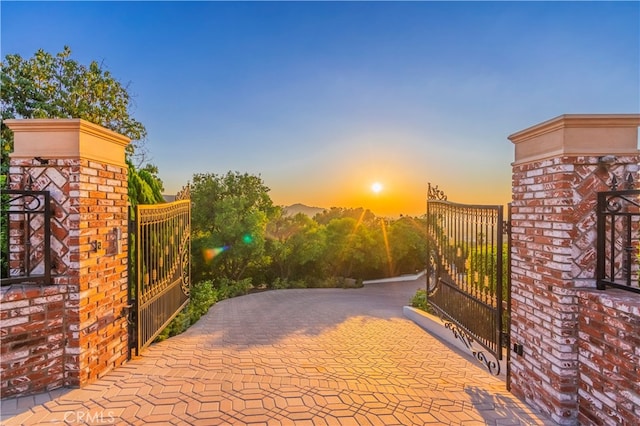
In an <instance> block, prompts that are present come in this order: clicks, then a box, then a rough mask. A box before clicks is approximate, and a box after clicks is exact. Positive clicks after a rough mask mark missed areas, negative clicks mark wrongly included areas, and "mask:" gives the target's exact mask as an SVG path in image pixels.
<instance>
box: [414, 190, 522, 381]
mask: <svg viewBox="0 0 640 426" xmlns="http://www.w3.org/2000/svg"><path fill="white" fill-rule="evenodd" d="M503 216H504V212H503V206H490V205H469V204H457V203H452V202H449V201H447V197H446V196H445V195H444V193H443V192H442V191H440V190H438V188H437V187H432V186H431V185H429V194H428V200H427V222H428V224H427V227H428V233H429V243H428V244H429V247H428V253H429V261H428V264H427V300H428V302H429V304H430V305H431V307H433V308H434V309H435V311H436V312H437V313H438V315H439V316H440V317H441V319H442V320H443V321H444V323H445V326H446V327H447V328H448V329H450V330H451V331H452V332H453V334H454V336H455V337H456V338H458V339H460V340H461V341H462V342H463V343H464V344H465V346H466V347H467V348H468V349H469V350H470V351H471V352H472V353H473V355H474V357H475V358H476V359H477V360H478V361H480V362H481V363H483V364H484V365H485V366H486V367H487V369H488V370H489V371H490V372H491V373H493V374H495V375H498V374H500V372H501V367H500V361H501V360H502V359H503V354H502V352H503V350H502V348H503V347H507V348H508V345H509V343H508V337H509V335H508V334H509V333H508V327H509V324H508V322H509V305H510V303H509V297H510V288H509V283H510V280H509V271H508V269H509V266H508V265H509V251H510V250H509V238H506V239H505V238H504V234H505V231H506V230H508V226H505V225H506V224H505V222H504V220H503ZM478 345H479V347H478ZM507 353H508V351H507ZM507 365H508V363H507ZM507 374H508V372H507Z"/></svg>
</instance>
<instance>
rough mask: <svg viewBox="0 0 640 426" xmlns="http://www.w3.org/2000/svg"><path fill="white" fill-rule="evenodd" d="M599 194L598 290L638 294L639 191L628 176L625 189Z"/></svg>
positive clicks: (639, 291)
mask: <svg viewBox="0 0 640 426" xmlns="http://www.w3.org/2000/svg"><path fill="white" fill-rule="evenodd" d="M617 184H618V182H617V180H616V179H615V177H614V179H613V182H612V188H611V189H612V190H611V191H606V192H599V193H598V207H597V218H598V221H597V232H598V239H597V259H598V260H597V264H596V265H597V267H596V278H597V285H598V289H600V290H604V289H606V288H607V287H615V288H618V289H621V290H627V291H632V292H634V293H640V189H633V188H634V186H635V182H634V181H633V175H632V174H629V177H628V179H627V181H626V188H627V189H623V190H618V187H617Z"/></svg>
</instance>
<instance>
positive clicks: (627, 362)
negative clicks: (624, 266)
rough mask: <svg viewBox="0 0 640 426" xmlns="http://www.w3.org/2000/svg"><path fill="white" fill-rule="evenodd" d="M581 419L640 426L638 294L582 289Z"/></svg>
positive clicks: (580, 300) (580, 306) (639, 306)
mask: <svg viewBox="0 0 640 426" xmlns="http://www.w3.org/2000/svg"><path fill="white" fill-rule="evenodd" d="M578 303H579V310H578V366H579V373H578V374H579V376H578V379H579V388H578V409H579V411H578V422H579V423H580V424H583V425H587V424H597V425H611V426H614V425H622V426H626V425H628V426H631V425H637V424H638V419H640V297H639V296H638V295H637V294H632V293H629V292H626V291H622V290H611V289H610V290H607V291H605V292H602V291H593V290H583V291H579V292H578Z"/></svg>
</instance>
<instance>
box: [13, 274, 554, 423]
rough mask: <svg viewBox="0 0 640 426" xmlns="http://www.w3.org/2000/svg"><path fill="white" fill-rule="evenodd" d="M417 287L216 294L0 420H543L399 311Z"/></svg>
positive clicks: (20, 404)
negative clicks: (160, 331)
mask: <svg viewBox="0 0 640 426" xmlns="http://www.w3.org/2000/svg"><path fill="white" fill-rule="evenodd" d="M421 285H422V284H421V282H419V281H416V282H396V283H386V284H368V285H366V286H365V287H364V288H362V289H350V290H343V289H314V290H280V291H271V292H264V293H258V294H252V295H248V296H243V297H239V298H235V299H229V300H225V301H222V302H220V303H218V304H216V305H214V307H213V308H212V309H211V310H210V311H209V313H208V314H207V315H206V316H205V317H203V318H202V319H201V320H200V321H199V322H198V323H197V324H196V325H195V326H193V327H192V328H190V329H189V330H188V331H187V332H185V333H184V334H182V335H180V336H177V337H174V338H171V339H169V340H167V341H164V342H162V343H159V344H155V345H153V346H152V347H151V348H150V349H149V350H147V351H146V352H145V354H144V356H143V357H141V358H138V359H135V360H133V361H130V362H129V363H127V364H126V365H125V366H123V367H121V368H118V369H117V370H116V371H114V372H111V373H109V374H107V375H106V376H105V377H104V378H102V379H100V380H99V381H98V382H97V383H94V384H92V385H89V386H87V387H85V388H83V389H73V390H58V391H54V392H51V393H49V394H44V395H39V396H36V397H25V398H20V399H13V400H7V401H3V403H2V408H3V418H4V421H3V423H4V424H7V425H17V424H21V425H34V424H51V423H65V422H66V423H67V424H87V423H88V424H110V423H115V424H139V425H142V424H144V425H150V424H193V425H242V424H252V425H271V424H273V425H280V424H282V425H287V424H291V425H423V424H435V425H441V424H445V425H447V424H452V425H453V424H455V425H475V424H477V425H481V424H491V425H516V424H546V423H545V420H544V419H543V418H542V417H539V416H538V415H537V414H535V412H534V411H533V410H532V409H530V408H528V407H527V406H526V405H524V404H523V403H522V402H520V401H519V400H517V399H516V398H514V397H513V396H512V395H511V394H510V393H509V392H507V391H506V390H505V384H504V382H503V380H501V379H499V378H496V377H493V376H490V375H489V374H488V373H486V372H485V371H484V370H483V369H482V368H481V367H479V366H478V365H476V364H475V363H474V362H473V361H472V360H469V359H468V358H465V357H463V356H460V355H459V354H457V353H455V352H453V351H452V350H451V349H449V348H448V347H447V346H445V345H444V344H443V343H441V342H439V341H438V340H436V339H435V338H433V337H431V336H430V335H429V334H427V333H426V332H424V331H423V330H422V329H421V328H419V327H418V326H416V325H415V324H414V323H413V322H411V321H409V320H407V319H405V318H403V316H402V306H403V305H406V304H407V303H408V301H409V299H410V297H411V296H412V295H413V294H414V293H415V290H416V289H417V288H418V287H420V286H421ZM34 403H35V404H40V405H34V406H33V407H30V406H31V405H33V404H34ZM21 411H22V412H21Z"/></svg>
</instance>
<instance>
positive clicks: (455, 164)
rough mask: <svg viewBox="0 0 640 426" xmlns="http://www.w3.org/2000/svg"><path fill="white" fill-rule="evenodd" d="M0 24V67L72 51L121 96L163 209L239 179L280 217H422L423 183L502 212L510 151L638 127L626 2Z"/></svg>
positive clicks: (282, 5)
mask: <svg viewBox="0 0 640 426" xmlns="http://www.w3.org/2000/svg"><path fill="white" fill-rule="evenodd" d="M0 14H1V15H0V16H1V17H0V23H1V31H0V35H1V39H0V50H1V53H2V57H3V58H4V56H5V55H7V54H16V53H17V54H20V55H21V56H23V57H24V58H29V57H31V56H33V54H34V53H35V51H36V50H38V49H44V50H45V51H47V52H50V53H52V54H55V53H57V52H60V51H62V49H63V47H64V46H65V45H68V46H69V47H70V48H71V50H72V59H75V60H77V61H78V62H80V63H83V64H87V65H88V64H89V63H90V62H91V61H93V60H95V61H97V62H99V63H101V64H102V66H103V68H104V69H106V70H108V71H110V72H111V73H112V74H113V76H114V77H115V78H117V79H118V80H119V81H121V82H122V83H123V84H126V85H127V87H128V88H129V92H130V93H131V94H132V95H133V97H134V102H133V105H132V108H131V114H132V115H133V117H135V118H136V119H137V120H138V121H140V122H142V123H143V124H144V125H145V126H146V128H147V131H148V137H147V141H146V147H147V149H148V159H149V160H150V161H151V162H152V163H153V164H155V165H157V166H158V168H159V172H160V177H161V178H162V180H163V181H164V186H165V192H166V193H169V194H171V193H175V192H176V191H177V190H179V189H180V188H181V187H182V186H184V185H186V184H187V183H188V182H189V181H190V180H192V176H193V175H194V174H196V173H215V174H226V173H227V172H228V171H237V172H241V173H250V174H254V175H259V176H260V177H261V178H262V179H263V181H264V183H265V185H266V186H267V187H269V188H270V189H271V191H270V196H271V198H272V200H273V201H274V203H275V204H278V205H290V204H294V203H303V204H307V205H309V206H318V207H323V208H329V207H334V206H335V207H364V208H368V209H371V211H373V212H374V213H375V214H377V215H379V216H398V215H416V216H419V215H422V214H424V213H425V210H426V191H427V184H428V183H429V182H430V183H432V184H433V185H438V186H439V188H440V189H442V190H444V192H445V193H446V194H447V195H448V197H449V200H451V201H455V202H460V203H477V204H501V205H502V204H506V203H508V202H509V201H510V200H511V163H512V161H513V159H514V146H513V144H512V143H511V142H510V141H509V140H508V139H507V137H508V136H509V135H510V134H513V133H515V132H517V131H520V130H523V129H525V128H528V127H530V126H533V125H535V124H538V123H540V122H543V121H546V120H548V119H551V118H554V117H556V116H558V115H561V114H583V113H638V112H640V3H638V2H482V1H476V2H457V1H448V2H445V1H442V2H367V1H361V2H294V1H291V2H205V1H201V2H151V1H149V2H125V1H123V2H13V1H7V0H3V1H2V2H1V4H0ZM375 182H378V183H379V184H380V185H381V187H382V190H381V191H379V192H374V191H372V190H371V186H372V185H373V184H374V183H375Z"/></svg>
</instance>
